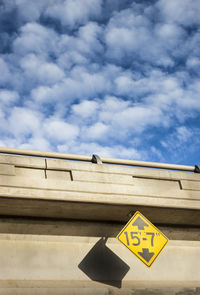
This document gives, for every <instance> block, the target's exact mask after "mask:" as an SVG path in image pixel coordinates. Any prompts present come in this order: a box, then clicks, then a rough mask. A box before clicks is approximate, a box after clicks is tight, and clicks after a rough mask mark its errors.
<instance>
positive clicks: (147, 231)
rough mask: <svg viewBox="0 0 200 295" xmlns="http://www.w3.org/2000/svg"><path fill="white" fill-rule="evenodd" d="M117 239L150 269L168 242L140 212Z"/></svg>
mask: <svg viewBox="0 0 200 295" xmlns="http://www.w3.org/2000/svg"><path fill="white" fill-rule="evenodd" d="M117 239H118V240H119V241H120V242H121V243H122V244H123V245H124V246H126V247H127V248H128V249H129V250H130V251H131V252H132V253H134V254H135V255H136V256H137V257H138V258H139V259H140V260H141V261H142V262H143V263H144V264H145V265H147V266H148V267H150V266H151V265H152V263H153V262H154V261H155V259H156V258H157V257H158V255H159V254H160V253H161V251H162V250H163V248H164V247H165V246H166V244H167V242H168V239H167V237H166V236H165V235H164V234H163V233H162V232H161V231H160V230H159V229H158V228H156V227H155V226H154V225H153V224H152V223H151V222H150V221H149V220H148V219H147V218H146V217H144V216H143V215H142V214H141V213H140V212H139V211H137V212H136V213H135V214H134V216H133V217H132V218H131V219H130V220H129V221H128V223H127V224H126V225H125V227H124V228H123V229H122V230H121V232H120V233H119V234H118V236H117Z"/></svg>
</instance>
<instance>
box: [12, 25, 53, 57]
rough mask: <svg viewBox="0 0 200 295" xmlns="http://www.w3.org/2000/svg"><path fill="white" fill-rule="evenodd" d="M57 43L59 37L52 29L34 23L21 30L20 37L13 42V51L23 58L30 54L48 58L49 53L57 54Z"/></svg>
mask: <svg viewBox="0 0 200 295" xmlns="http://www.w3.org/2000/svg"><path fill="white" fill-rule="evenodd" d="M57 42H58V36H57V34H56V33H55V32H54V31H53V30H52V29H49V28H47V27H44V26H42V25H40V24H38V23H34V22H33V23H27V24H25V25H24V26H23V27H22V28H21V30H20V35H19V36H18V37H17V38H16V39H15V40H14V42H13V49H14V52H16V54H20V55H22V56H24V55H25V54H28V53H35V54H40V55H41V56H48V53H49V52H54V51H55V52H56V47H57V46H56V44H57Z"/></svg>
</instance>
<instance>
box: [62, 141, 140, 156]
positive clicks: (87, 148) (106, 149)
mask: <svg viewBox="0 0 200 295" xmlns="http://www.w3.org/2000/svg"><path fill="white" fill-rule="evenodd" d="M72 150H73V151H74V153H76V154H79V155H93V154H97V155H99V156H100V157H116V158H125V159H138V160H139V159H144V157H145V152H143V151H141V150H140V151H138V150H137V149H135V148H126V147H124V146H123V145H115V146H112V147H110V146H106V145H100V144H97V143H95V142H91V143H90V144H88V143H77V142H73V145H71V143H70V145H66V144H65V145H59V146H58V151H59V152H61V153H69V152H71V151H72Z"/></svg>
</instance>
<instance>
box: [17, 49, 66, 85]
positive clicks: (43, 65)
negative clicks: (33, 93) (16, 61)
mask: <svg viewBox="0 0 200 295" xmlns="http://www.w3.org/2000/svg"><path fill="white" fill-rule="evenodd" d="M20 65H21V67H22V69H23V70H24V74H25V76H26V77H27V78H29V79H31V80H35V81H37V82H38V83H41V84H43V85H44V84H47V85H51V84H55V83H57V82H59V81H60V80H62V79H63V78H64V76H65V74H64V72H63V71H62V70H61V69H60V68H59V67H58V66H57V65H56V64H54V63H50V62H45V61H44V60H42V59H40V58H38V57H37V56H36V55H35V54H28V55H26V56H25V57H24V58H22V59H21V61H20Z"/></svg>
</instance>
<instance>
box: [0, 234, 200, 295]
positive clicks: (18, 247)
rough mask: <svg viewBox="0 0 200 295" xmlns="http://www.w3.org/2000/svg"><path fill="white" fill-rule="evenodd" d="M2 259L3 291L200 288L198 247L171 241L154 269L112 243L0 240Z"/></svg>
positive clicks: (55, 238) (6, 237) (5, 237)
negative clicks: (6, 289)
mask: <svg viewBox="0 0 200 295" xmlns="http://www.w3.org/2000/svg"><path fill="white" fill-rule="evenodd" d="M0 253H1V255H0V265H1V266H3V267H1V268H0V287H1V288H13V287H17V288H66V289H67V288H71V289H72V290H73V288H77V289H79V292H78V291H77V292H75V293H72V294H81V290H82V288H92V289H93V290H97V294H98V291H99V292H100V290H99V289H102V290H101V291H102V293H99V294H107V293H104V292H105V290H107V291H106V292H108V290H113V291H112V292H113V293H110V294H118V293H117V292H115V290H118V289H120V288H123V289H129V291H130V290H131V289H138V288H147V287H148V288H154V289H160V288H163V287H165V288H167V287H168V288H172V287H173V288H180V287H181V289H183V288H192V287H193V288H194V287H195V288H196V287H200V259H199V256H200V242H193V241H170V242H169V245H168V246H167V247H166V248H165V249H164V250H163V252H162V254H161V255H160V256H159V257H158V259H157V260H156V261H155V263H154V265H153V266H152V267H151V268H147V267H146V266H145V265H144V264H143V263H141V262H140V261H139V260H138V259H137V258H136V257H135V256H134V255H133V254H132V253H131V252H130V251H128V250H127V249H124V247H122V246H121V244H119V243H118V241H117V240H115V239H113V238H110V239H108V241H107V242H105V240H103V239H101V240H100V239H99V238H89V237H58V236H37V235H34V236H32V235H4V234H1V235H0ZM107 253H109V255H108V256H106V255H107ZM99 256H100V257H99ZM105 257H106V258H107V259H104V258H105ZM91 270H92V272H91ZM148 290H149V289H148ZM124 292H125V291H124ZM137 292H139V291H137ZM1 294H2V293H1ZM55 294H57V293H55ZM58 294H59V293H58ZM67 294H68V293H67ZM95 294H96V293H95ZM108 294H109V293H108ZM122 294H126V293H122ZM127 294H134V293H130V292H129V293H127ZM136 294H140V293H136ZM141 294H142V293H141ZM143 294H146V293H143ZM148 294H149V293H148ZM150 294H151V293H150ZM153 294H154V293H153ZM155 294H156V293H155ZM158 294H159V293H158ZM163 294H164V293H163ZM172 294H173V293H172ZM174 294H175V293H174ZM180 294H181V293H180ZM183 294H184V293H183ZM194 294H195V293H194ZM197 294H198V293H197Z"/></svg>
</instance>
